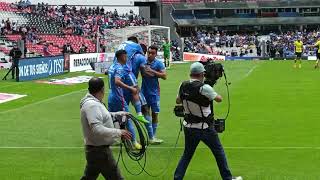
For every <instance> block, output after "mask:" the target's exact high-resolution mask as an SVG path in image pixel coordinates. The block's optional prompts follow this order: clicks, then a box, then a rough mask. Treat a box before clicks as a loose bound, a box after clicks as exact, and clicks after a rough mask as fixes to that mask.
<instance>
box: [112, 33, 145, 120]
mask: <svg viewBox="0 0 320 180" xmlns="http://www.w3.org/2000/svg"><path fill="white" fill-rule="evenodd" d="M118 50H125V51H126V52H127V61H126V65H125V66H124V70H125V71H126V77H125V79H124V82H125V83H126V84H127V85H128V86H134V87H136V88H137V89H138V91H137V92H135V93H132V91H129V90H127V89H124V92H123V93H124V97H125V100H126V102H127V104H129V102H132V104H133V106H134V108H135V110H136V112H137V115H138V116H137V118H138V120H139V121H141V122H143V123H148V121H147V120H146V119H145V118H144V116H143V115H142V110H141V106H142V105H141V102H140V98H139V88H138V81H137V79H136V77H135V75H134V74H133V70H132V69H133V68H132V67H133V63H132V61H133V58H134V56H135V55H136V54H139V53H140V54H143V51H142V48H141V46H140V45H139V44H138V39H137V38H136V37H134V36H131V37H129V38H128V40H127V41H125V42H123V43H122V44H121V45H120V46H119V48H118ZM114 61H115V62H116V61H117V58H116V57H115V60H114Z"/></svg>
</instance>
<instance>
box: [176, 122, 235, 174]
mask: <svg viewBox="0 0 320 180" xmlns="http://www.w3.org/2000/svg"><path fill="white" fill-rule="evenodd" d="M184 134H185V148H184V152H183V155H182V157H181V159H180V162H179V164H178V167H177V169H176V171H175V173H174V179H175V180H181V179H183V177H184V175H185V173H186V170H187V168H188V165H189V163H190V161H191V159H192V156H193V154H194V152H195V150H196V148H197V146H198V144H199V143H200V141H202V142H204V143H205V144H206V145H207V146H208V147H209V148H210V150H211V152H212V153H213V155H214V157H215V158H216V161H217V164H218V167H219V171H220V175H221V177H222V179H223V180H232V175H231V172H230V170H229V168H228V164H227V159H226V155H225V153H224V150H223V147H222V145H221V143H220V140H219V137H218V134H217V132H216V131H215V129H214V128H213V127H211V128H208V129H194V128H184Z"/></svg>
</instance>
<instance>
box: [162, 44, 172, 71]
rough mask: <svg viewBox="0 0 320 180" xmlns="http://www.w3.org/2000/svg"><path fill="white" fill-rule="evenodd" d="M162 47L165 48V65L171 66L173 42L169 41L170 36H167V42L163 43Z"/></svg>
mask: <svg viewBox="0 0 320 180" xmlns="http://www.w3.org/2000/svg"><path fill="white" fill-rule="evenodd" d="M162 49H163V59H164V66H165V67H166V68H170V49H171V43H170V42H169V39H168V38H165V43H164V44H163V45H162Z"/></svg>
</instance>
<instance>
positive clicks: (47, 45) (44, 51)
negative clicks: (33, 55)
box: [42, 44, 52, 57]
mask: <svg viewBox="0 0 320 180" xmlns="http://www.w3.org/2000/svg"><path fill="white" fill-rule="evenodd" d="M42 51H43V52H42V53H43V56H45V57H46V56H51V55H52V54H51V53H50V52H49V44H45V45H44V46H43V50H42Z"/></svg>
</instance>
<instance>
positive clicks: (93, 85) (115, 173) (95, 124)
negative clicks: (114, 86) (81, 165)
mask: <svg viewBox="0 0 320 180" xmlns="http://www.w3.org/2000/svg"><path fill="white" fill-rule="evenodd" d="M88 90H89V93H88V94H86V96H85V97H84V98H83V99H82V100H81V102H80V108H81V123H82V130H83V136H84V143H85V154H86V159H87V165H86V168H85V171H84V175H83V176H82V178H81V180H94V179H97V178H98V176H99V174H100V173H101V174H102V175H103V177H104V178H105V179H110V180H121V179H123V177H122V176H121V174H120V170H119V168H118V166H117V164H116V161H115V160H114V158H113V156H112V152H111V149H110V145H112V143H113V142H114V141H115V139H117V138H120V137H122V138H124V139H131V134H130V133H129V132H128V131H126V130H120V129H116V128H115V127H114V124H113V122H114V120H113V119H115V118H114V117H116V116H126V115H127V113H126V112H116V113H109V112H108V111H107V109H106V107H105V105H104V103H103V102H102V101H103V99H104V94H105V91H104V82H103V80H102V79H100V78H92V79H90V81H89V88H88Z"/></svg>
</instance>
